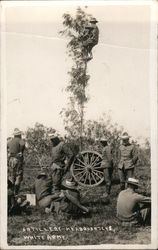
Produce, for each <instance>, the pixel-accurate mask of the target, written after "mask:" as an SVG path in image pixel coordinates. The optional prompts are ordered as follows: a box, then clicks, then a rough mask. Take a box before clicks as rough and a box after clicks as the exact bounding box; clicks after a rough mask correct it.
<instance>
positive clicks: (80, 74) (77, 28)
mask: <svg viewBox="0 0 158 250" xmlns="http://www.w3.org/2000/svg"><path fill="white" fill-rule="evenodd" d="M90 17H91V15H88V14H86V13H85V12H84V11H83V10H82V9H81V8H78V9H77V11H76V15H75V17H73V16H71V15H70V14H64V15H63V19H64V21H63V26H64V30H62V31H60V32H59V33H60V34H61V35H62V36H65V37H67V38H68V40H69V41H68V44H67V49H68V56H69V57H71V58H72V61H73V65H72V68H71V71H69V72H68V74H69V75H70V82H69V84H68V86H67V88H66V91H67V92H69V93H70V97H69V103H68V108H65V109H63V110H62V112H61V114H62V115H63V116H64V122H65V129H66V131H67V133H68V134H69V135H70V136H74V135H75V136H76V135H78V137H80V138H81V137H82V135H83V129H84V127H83V119H84V106H85V104H86V102H87V101H88V97H87V95H86V87H87V86H88V80H89V78H90V76H89V75H88V74H87V73H86V71H87V62H86V59H85V57H86V52H85V51H84V50H83V48H82V47H83V46H82V42H81V34H82V32H83V29H84V27H85V26H86V25H87V24H88V20H89V18H90ZM72 131H73V132H72ZM73 134H74V135H73Z"/></svg>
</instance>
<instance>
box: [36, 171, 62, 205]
mask: <svg viewBox="0 0 158 250" xmlns="http://www.w3.org/2000/svg"><path fill="white" fill-rule="evenodd" d="M32 191H33V193H35V195H36V200H37V202H38V205H39V207H41V208H44V209H45V208H50V206H51V202H52V201H53V199H55V198H58V197H59V195H57V196H55V195H54V194H53V181H52V177H51V176H50V175H49V174H48V173H47V172H46V171H44V170H42V171H41V172H40V173H39V174H38V176H37V178H36V179H35V182H34V185H33V187H32Z"/></svg>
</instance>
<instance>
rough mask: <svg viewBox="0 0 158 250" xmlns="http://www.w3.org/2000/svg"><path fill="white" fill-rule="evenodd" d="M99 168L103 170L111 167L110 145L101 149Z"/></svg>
mask: <svg viewBox="0 0 158 250" xmlns="http://www.w3.org/2000/svg"><path fill="white" fill-rule="evenodd" d="M101 166H102V167H103V168H110V167H112V166H113V165H112V148H111V146H110V145H107V146H105V147H104V148H103V151H102V163H101Z"/></svg>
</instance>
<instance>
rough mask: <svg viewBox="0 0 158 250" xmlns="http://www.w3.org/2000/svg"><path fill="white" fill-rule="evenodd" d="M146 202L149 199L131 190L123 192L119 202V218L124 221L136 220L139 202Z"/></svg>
mask: <svg viewBox="0 0 158 250" xmlns="http://www.w3.org/2000/svg"><path fill="white" fill-rule="evenodd" d="M146 200H149V198H148V197H145V196H143V195H140V194H137V193H136V192H134V191H133V190H132V189H130V188H127V189H126V190H123V191H121V192H120V194H119V196H118V200H117V217H118V218H119V219H120V220H122V221H132V220H133V219H135V218H136V215H137V214H136V212H137V211H138V208H139V202H141V201H146Z"/></svg>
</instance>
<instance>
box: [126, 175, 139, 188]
mask: <svg viewBox="0 0 158 250" xmlns="http://www.w3.org/2000/svg"><path fill="white" fill-rule="evenodd" d="M127 183H128V184H132V185H134V186H137V187H139V186H140V185H139V181H138V180H137V179H135V178H131V177H130V178H128V180H127Z"/></svg>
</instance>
